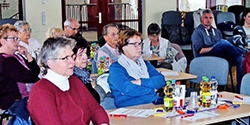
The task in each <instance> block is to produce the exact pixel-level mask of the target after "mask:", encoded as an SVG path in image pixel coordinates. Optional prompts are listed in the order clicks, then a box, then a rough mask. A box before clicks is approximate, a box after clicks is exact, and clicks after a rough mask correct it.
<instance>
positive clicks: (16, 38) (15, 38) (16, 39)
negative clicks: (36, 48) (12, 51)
mask: <svg viewBox="0 0 250 125" xmlns="http://www.w3.org/2000/svg"><path fill="white" fill-rule="evenodd" d="M4 39H6V40H7V39H12V40H14V41H20V38H19V37H4Z"/></svg>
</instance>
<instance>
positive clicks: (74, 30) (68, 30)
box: [63, 18, 90, 56]
mask: <svg viewBox="0 0 250 125" xmlns="http://www.w3.org/2000/svg"><path fill="white" fill-rule="evenodd" d="M63 25H64V33H65V35H66V37H68V38H72V39H74V40H75V41H76V42H77V43H76V46H81V47H84V48H87V55H88V56H89V55H90V47H89V44H88V42H87V40H86V39H84V38H83V36H82V35H81V34H80V33H79V32H78V31H79V27H80V24H79V23H78V21H77V20H75V19H74V18H69V19H67V20H66V21H65V22H64V23H63Z"/></svg>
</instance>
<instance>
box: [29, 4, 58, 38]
mask: <svg viewBox="0 0 250 125" xmlns="http://www.w3.org/2000/svg"><path fill="white" fill-rule="evenodd" d="M41 1H42V0H25V8H26V9H25V13H26V21H27V22H28V23H29V24H30V27H31V28H32V33H31V35H32V37H34V38H36V39H37V40H38V41H39V42H40V43H43V42H44V40H45V32H46V31H47V29H48V28H49V27H51V26H56V27H60V28H61V27H62V10H61V0H45V4H42V3H41ZM42 12H45V15H46V16H45V17H46V18H45V19H46V24H45V25H42Z"/></svg>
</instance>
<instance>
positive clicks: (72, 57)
mask: <svg viewBox="0 0 250 125" xmlns="http://www.w3.org/2000/svg"><path fill="white" fill-rule="evenodd" d="M70 59H73V60H75V59H76V55H75V54H72V55H68V56H65V57H63V58H53V59H51V60H70Z"/></svg>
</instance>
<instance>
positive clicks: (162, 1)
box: [142, 0, 176, 38]
mask: <svg viewBox="0 0 250 125" xmlns="http://www.w3.org/2000/svg"><path fill="white" fill-rule="evenodd" d="M143 6H144V10H143V15H142V16H143V25H142V33H143V37H144V38H147V27H148V25H149V24H150V23H157V24H158V25H159V26H160V25H161V15H162V13H163V12H165V11H169V10H174V11H175V10H176V0H143Z"/></svg>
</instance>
